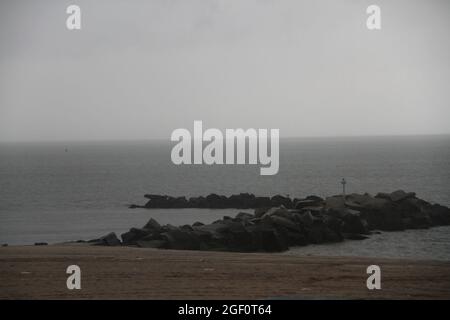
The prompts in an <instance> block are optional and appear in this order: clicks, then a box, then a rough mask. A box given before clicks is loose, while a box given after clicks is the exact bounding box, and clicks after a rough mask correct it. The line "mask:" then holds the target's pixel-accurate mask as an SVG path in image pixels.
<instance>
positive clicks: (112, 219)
mask: <svg viewBox="0 0 450 320" xmlns="http://www.w3.org/2000/svg"><path fill="white" fill-rule="evenodd" d="M171 147H172V145H171V144H170V143H169V142H166V141H135V142H88V143H87V142H67V143H62V142H47V143H14V144H13V143H2V144H0V243H8V244H32V243H34V242H39V241H45V242H49V243H54V242H60V241H67V240H77V239H90V238H95V237H98V236H101V235H103V234H105V233H107V232H110V231H115V232H117V233H120V232H124V231H126V230H127V229H128V228H130V227H132V226H142V225H143V224H145V222H146V221H147V220H148V219H149V218H150V217H154V218H156V219H157V220H158V221H159V222H161V223H171V224H173V225H181V224H186V223H193V222H195V221H202V222H212V221H214V220H216V219H218V218H221V217H222V216H223V215H234V214H236V213H237V212H239V210H206V209H201V210H200V209H181V210H180V209H173V210H171V209H170V210H169V209H167V210H156V209H155V210H145V209H135V210H132V209H128V208H127V205H129V204H131V203H136V204H144V203H145V201H146V199H144V198H143V195H144V194H145V193H156V194H169V195H173V196H181V195H185V196H199V195H207V194H209V193H213V192H214V193H218V194H225V195H231V194H233V193H240V192H250V193H254V194H255V195H258V196H264V195H275V194H283V195H286V194H288V195H290V196H291V197H303V196H307V195H311V194H315V195H319V196H329V195H334V194H338V193H340V192H341V185H340V181H341V179H342V178H343V177H345V178H346V180H347V182H348V183H347V192H348V193H352V192H358V193H363V192H369V193H372V194H376V193H377V192H380V191H384V192H390V191H394V190H397V189H404V190H405V191H414V192H416V193H417V196H418V197H420V198H423V199H425V200H427V201H430V202H436V203H440V204H442V205H446V206H450V136H411V137H369V138H367V137H364V138H362V137H361V138H302V139H300V138H299V139H282V140H281V145H280V170H279V173H278V174H277V175H275V176H261V175H260V174H259V173H260V172H259V168H260V166H259V165H213V166H207V165H181V166H176V165H174V164H172V162H171V159H170V151H171ZM66 150H67V151H66ZM287 254H316V255H320V254H325V255H332V254H335V255H366V256H386V257H406V258H417V259H422V258H423V259H441V260H442V259H443V260H450V228H449V227H439V228H432V229H429V230H412V231H407V232H391V233H389V232H388V233H382V234H380V235H374V236H372V238H371V239H369V240H364V241H346V242H344V243H340V244H335V245H326V246H307V247H302V248H294V249H292V250H290V251H289V252H288V253H287Z"/></svg>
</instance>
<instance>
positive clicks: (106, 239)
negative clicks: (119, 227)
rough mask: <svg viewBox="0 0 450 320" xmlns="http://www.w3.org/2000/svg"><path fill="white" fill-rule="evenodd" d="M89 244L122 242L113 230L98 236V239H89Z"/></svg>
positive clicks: (116, 244)
mask: <svg viewBox="0 0 450 320" xmlns="http://www.w3.org/2000/svg"><path fill="white" fill-rule="evenodd" d="M88 242H89V243H90V244H91V245H97V246H111V247H114V246H120V245H122V243H121V242H120V240H119V239H118V238H117V236H116V234H115V233H114V232H110V233H108V234H107V235H104V236H103V237H100V238H98V239H94V240H90V241H88Z"/></svg>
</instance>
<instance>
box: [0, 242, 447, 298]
mask: <svg viewBox="0 0 450 320" xmlns="http://www.w3.org/2000/svg"><path fill="white" fill-rule="evenodd" d="M72 264H76V265H78V266H80V268H81V287H82V288H81V290H68V289H67V287H66V279H67V276H68V275H67V274H66V268H67V267H68V266H69V265H72ZM371 264H377V265H379V266H380V267H381V272H382V280H381V284H382V289H381V290H368V289H367V287H366V279H367V276H368V275H367V274H366V268H367V266H368V265H371ZM0 284H1V285H0V288H1V290H0V298H1V299H269V298H287V299H323V298H325V299H449V298H450V262H442V261H412V260H394V259H379V258H374V259H370V258H354V257H312V256H311V257H295V256H294V257H293V256H286V255H280V254H248V253H228V252H202V251H177V250H158V249H139V248H130V247H99V246H77V245H70V246H67V245H64V246H63V245H54V246H53V245H51V246H10V247H2V248H0Z"/></svg>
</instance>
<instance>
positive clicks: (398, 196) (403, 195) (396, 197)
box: [375, 190, 416, 202]
mask: <svg viewBox="0 0 450 320" xmlns="http://www.w3.org/2000/svg"><path fill="white" fill-rule="evenodd" d="M415 196H416V194H415V193H414V192H405V191H403V190H397V191H394V192H391V193H383V192H380V193H378V194H377V195H376V196H375V198H381V199H386V200H390V201H393V202H397V201H401V200H403V199H408V198H414V197H415Z"/></svg>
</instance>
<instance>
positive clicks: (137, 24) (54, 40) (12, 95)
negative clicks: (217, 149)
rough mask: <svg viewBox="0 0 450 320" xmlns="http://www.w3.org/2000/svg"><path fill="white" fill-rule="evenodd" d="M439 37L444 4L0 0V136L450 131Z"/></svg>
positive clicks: (447, 11)
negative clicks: (374, 21) (71, 18)
mask: <svg viewBox="0 0 450 320" xmlns="http://www.w3.org/2000/svg"><path fill="white" fill-rule="evenodd" d="M69 4H78V5H79V6H80V7H81V10H82V30H80V31H69V30H67V29H66V26H65V20H66V18H67V14H66V13H65V10H66V7H67V6H68V5H69ZM370 4H378V5H379V6H380V7H381V13H382V30H380V31H369V30H367V28H366V25H365V23H366V17H367V15H366V12H365V11H366V8H367V6H368V5H370ZM449 33H450V1H448V0H442V1H439V0H434V1H430V0H404V1H398V0H389V1H379V0H377V1H373V0H372V1H364V0H343V1H336V0H314V1H312V0H311V1H298V0H291V1H287V0H277V1H276V0H221V1H217V0H202V1H197V0H152V1H129V0H120V1H117V0H109V1H106V0H105V1H100V0H96V1H82V0H77V1H61V0H58V1H56V0H54V1H20V0H10V1H2V2H1V3H0V140H2V141H18V140H91V139H150V138H163V139H167V140H168V139H169V138H170V134H171V132H172V131H173V130H174V129H176V128H182V127H184V128H188V129H189V130H191V131H192V130H193V129H192V128H193V121H194V120H203V125H204V127H205V128H211V127H216V128H219V129H224V128H238V127H242V128H279V129H280V135H281V137H287V136H342V135H344V136H347V135H385V134H439V133H450V90H449V89H450V88H449V84H450V35H449Z"/></svg>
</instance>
